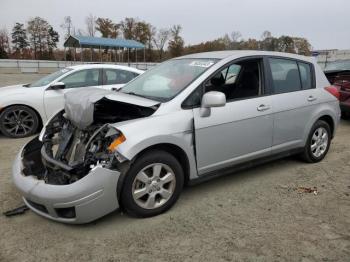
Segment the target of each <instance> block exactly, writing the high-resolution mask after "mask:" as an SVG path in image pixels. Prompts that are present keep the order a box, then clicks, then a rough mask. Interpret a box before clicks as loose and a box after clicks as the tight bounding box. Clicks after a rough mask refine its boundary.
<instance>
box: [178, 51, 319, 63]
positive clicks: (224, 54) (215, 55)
mask: <svg viewBox="0 0 350 262" xmlns="http://www.w3.org/2000/svg"><path fill="white" fill-rule="evenodd" d="M259 55H265V56H279V57H287V58H294V59H301V60H306V61H311V59H312V57H307V56H302V55H296V54H291V53H282V52H270V51H257V50H226V51H213V52H204V53H196V54H190V55H185V56H181V57H177V59H182V58H194V59H196V58H209V59H220V60H221V59H225V58H228V57H232V58H238V57H245V56H259Z"/></svg>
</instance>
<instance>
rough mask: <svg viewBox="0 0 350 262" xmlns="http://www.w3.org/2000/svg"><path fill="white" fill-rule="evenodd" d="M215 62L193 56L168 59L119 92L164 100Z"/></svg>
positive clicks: (184, 86) (175, 93) (178, 91)
mask: <svg viewBox="0 0 350 262" xmlns="http://www.w3.org/2000/svg"><path fill="white" fill-rule="evenodd" d="M216 62H217V60H216V59H193V58H184V59H174V60H169V61H167V62H164V63H162V64H160V65H159V66H157V67H155V68H153V69H151V70H149V71H147V72H145V73H144V74H142V75H140V76H139V77H137V78H135V80H134V81H132V82H130V83H129V84H127V85H125V86H124V87H123V88H122V89H121V91H120V92H123V93H128V94H133V95H136V96H142V97H146V98H149V99H153V100H156V101H160V102H166V101H169V100H171V99H172V98H173V97H175V96H176V95H177V94H179V93H180V92H181V91H182V90H183V89H185V88H186V87H187V86H188V85H189V84H190V83H192V82H193V81H194V80H195V79H197V78H198V77H199V76H200V75H201V74H203V73H204V72H205V71H206V70H207V69H208V68H210V67H211V66H212V65H214V64H215V63H216Z"/></svg>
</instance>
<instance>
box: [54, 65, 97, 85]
mask: <svg viewBox="0 0 350 262" xmlns="http://www.w3.org/2000/svg"><path fill="white" fill-rule="evenodd" d="M98 76H99V69H86V70H81V71H78V72H75V73H72V74H70V75H68V76H67V77H65V78H64V79H62V80H61V81H60V82H63V83H64V84H65V85H66V88H75V87H87V86H98V85H99V81H98Z"/></svg>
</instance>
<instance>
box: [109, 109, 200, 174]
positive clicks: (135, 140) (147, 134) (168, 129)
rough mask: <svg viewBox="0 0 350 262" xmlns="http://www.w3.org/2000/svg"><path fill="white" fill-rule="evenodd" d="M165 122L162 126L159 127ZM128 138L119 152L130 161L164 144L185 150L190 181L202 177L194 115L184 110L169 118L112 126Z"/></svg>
mask: <svg viewBox="0 0 350 262" xmlns="http://www.w3.org/2000/svg"><path fill="white" fill-rule="evenodd" d="M159 123H161V124H159ZM111 126H113V127H114V128H116V129H118V130H119V131H120V132H122V133H123V135H124V136H125V137H126V141H125V142H123V143H122V144H121V145H119V146H118V149H117V152H118V154H120V155H122V156H123V157H125V158H126V159H128V160H132V159H133V158H134V157H135V156H137V154H139V153H140V152H142V151H144V150H146V149H147V148H150V147H152V146H156V145H160V144H172V145H175V146H177V147H179V148H181V149H182V150H183V151H184V152H185V154H186V156H187V159H188V161H189V164H190V178H191V179H192V178H196V177H197V176H198V174H197V170H196V160H195V159H196V158H195V153H194V152H195V149H194V142H193V141H194V139H193V135H194V133H193V112H192V110H182V111H177V112H174V113H171V114H166V115H153V116H150V117H146V118H143V119H135V120H131V121H127V122H124V123H123V122H121V123H116V124H113V125H111Z"/></svg>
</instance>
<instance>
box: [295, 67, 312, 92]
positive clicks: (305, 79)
mask: <svg viewBox="0 0 350 262" xmlns="http://www.w3.org/2000/svg"><path fill="white" fill-rule="evenodd" d="M298 64H299V71H300V79H301V85H302V88H303V89H311V88H313V85H312V68H311V65H310V64H307V63H302V62H298Z"/></svg>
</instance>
